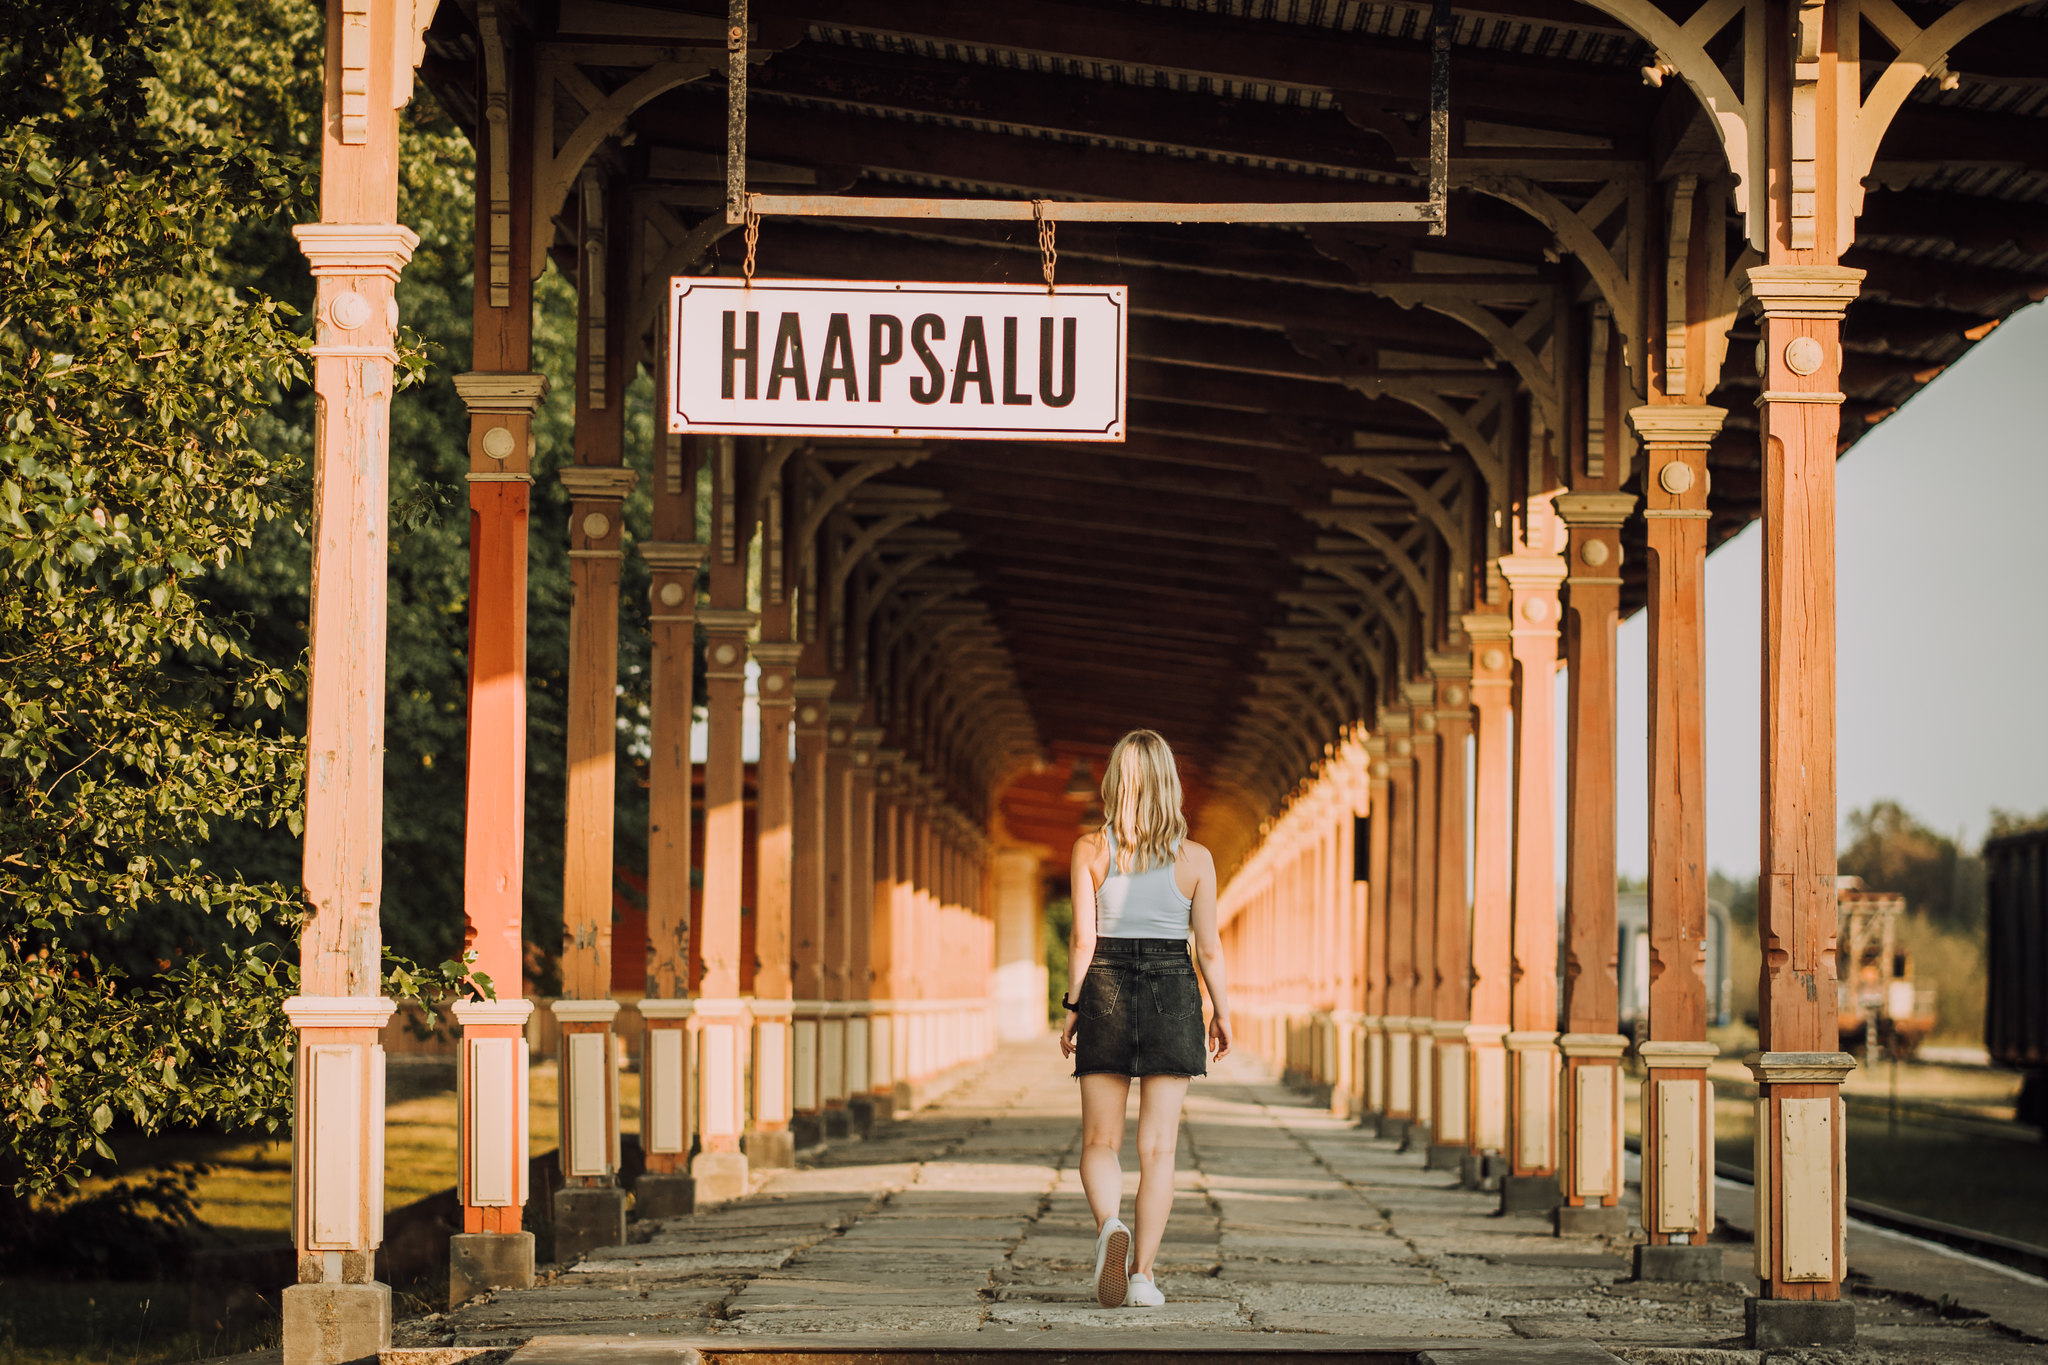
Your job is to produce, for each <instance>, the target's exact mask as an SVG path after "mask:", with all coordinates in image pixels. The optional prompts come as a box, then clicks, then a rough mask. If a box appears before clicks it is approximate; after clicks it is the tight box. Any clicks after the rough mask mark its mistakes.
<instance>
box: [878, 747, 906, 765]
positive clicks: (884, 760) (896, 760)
mask: <svg viewBox="0 0 2048 1365" xmlns="http://www.w3.org/2000/svg"><path fill="white" fill-rule="evenodd" d="M901 762H903V751H902V750H901V749H877V750H875V766H876V767H878V768H882V769H884V770H888V769H893V768H895V767H896V766H897V765H898V764H900V763H901Z"/></svg>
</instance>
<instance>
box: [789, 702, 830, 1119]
mask: <svg viewBox="0 0 2048 1365" xmlns="http://www.w3.org/2000/svg"><path fill="white" fill-rule="evenodd" d="M837 685H838V684H837V683H835V682H834V681H833V680H832V679H831V678H816V677H806V678H798V679H797V680H796V683H795V688H796V698H797V706H796V770H795V785H794V790H795V819H794V825H793V832H794V834H795V839H796V851H795V859H794V862H793V864H792V871H791V876H790V915H791V920H790V926H791V931H790V947H791V952H792V954H793V957H794V963H795V967H794V972H795V975H794V987H793V988H794V991H795V1001H794V1015H793V1025H792V1032H793V1048H792V1062H793V1069H794V1079H793V1093H794V1096H795V1112H796V1115H797V1120H796V1126H797V1128H799V1129H800V1130H801V1132H800V1134H799V1137H798V1139H797V1143H798V1145H799V1146H804V1147H808V1146H810V1145H811V1144H813V1143H815V1142H816V1141H818V1140H819V1139H820V1138H822V1137H823V1136H824V1126H823V1125H824V1120H823V1119H822V1118H821V1117H820V1115H821V1114H822V1113H823V1111H824V1107H825V1101H824V1098H823V1091H822V1090H821V1089H820V1085H821V1083H822V1075H821V1071H820V1066H821V1061H820V1054H819V1048H818V1033H819V1029H820V1027H821V1026H822V1024H823V1022H824V1009H825V791H826V788H825V729H826V720H825V708H826V706H827V704H828V703H829V701H830V699H831V696H832V689H833V688H834V687H836V686H837Z"/></svg>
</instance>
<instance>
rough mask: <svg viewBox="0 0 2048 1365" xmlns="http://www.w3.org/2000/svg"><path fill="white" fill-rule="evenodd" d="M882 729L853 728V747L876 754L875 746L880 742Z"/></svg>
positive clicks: (869, 726)
mask: <svg viewBox="0 0 2048 1365" xmlns="http://www.w3.org/2000/svg"><path fill="white" fill-rule="evenodd" d="M882 733H883V732H882V727H881V726H879V725H856V726H854V727H853V747H854V748H856V749H866V750H868V751H870V752H872V753H876V754H877V756H878V757H879V751H878V750H877V748H876V746H878V745H879V744H881V742H882Z"/></svg>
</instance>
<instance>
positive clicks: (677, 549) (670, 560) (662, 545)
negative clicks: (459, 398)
mask: <svg viewBox="0 0 2048 1365" xmlns="http://www.w3.org/2000/svg"><path fill="white" fill-rule="evenodd" d="M458 377H459V376H458ZM633 548H634V551H635V552H636V553H637V554H638V555H639V556H640V557H641V558H642V559H644V560H646V561H647V564H648V567H650V568H654V569H674V570H676V571H678V572H680V571H682V570H684V569H695V568H697V567H698V566H699V565H701V564H702V563H703V562H704V560H705V557H706V556H707V555H709V554H710V553H711V547H710V546H709V545H700V544H698V543H697V542H696V541H694V540H643V541H640V542H639V543H638V544H636V545H635V546H634V547H633Z"/></svg>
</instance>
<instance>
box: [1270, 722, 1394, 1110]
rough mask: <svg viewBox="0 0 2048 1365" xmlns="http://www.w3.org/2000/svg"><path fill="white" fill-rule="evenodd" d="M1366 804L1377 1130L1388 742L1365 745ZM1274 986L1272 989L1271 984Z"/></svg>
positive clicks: (1383, 1084) (1370, 1050) (1371, 1075)
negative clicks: (1367, 808) (1367, 811)
mask: <svg viewBox="0 0 2048 1365" xmlns="http://www.w3.org/2000/svg"><path fill="white" fill-rule="evenodd" d="M1365 751H1366V754H1367V765H1368V766H1367V769H1366V771H1367V773H1368V774H1369V777H1368V781H1367V784H1366V792H1367V796H1366V803H1367V805H1368V807H1369V808H1370V814H1369V819H1370V821H1371V823H1370V824H1369V825H1368V826H1367V829H1366V873H1367V879H1366V900H1365V905H1366V910H1365V1018H1364V1019H1363V1020H1362V1021H1361V1026H1362V1027H1363V1029H1364V1031H1365V1113H1366V1118H1367V1120H1369V1121H1370V1122H1371V1123H1372V1124H1373V1125H1374V1127H1375V1129H1377V1127H1378V1123H1379V1120H1380V1118H1381V1117H1382V1116H1383V1115H1384V1114H1385V1113H1386V1112H1387V879H1388V873H1387V856H1388V853H1389V851H1390V850H1391V848H1392V846H1393V844H1392V836H1391V833H1390V831H1389V830H1388V827H1387V826H1388V821H1387V812H1388V808H1389V802H1388V800H1387V792H1388V788H1389V784H1390V781H1391V775H1392V772H1393V769H1392V767H1391V766H1390V765H1389V764H1388V762H1387V737H1386V736H1385V735H1384V734H1377V733H1376V734H1374V735H1373V737H1372V738H1371V739H1369V740H1367V741H1366V744H1365ZM1269 984H1270V983H1269Z"/></svg>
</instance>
